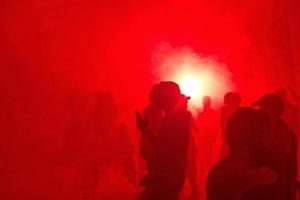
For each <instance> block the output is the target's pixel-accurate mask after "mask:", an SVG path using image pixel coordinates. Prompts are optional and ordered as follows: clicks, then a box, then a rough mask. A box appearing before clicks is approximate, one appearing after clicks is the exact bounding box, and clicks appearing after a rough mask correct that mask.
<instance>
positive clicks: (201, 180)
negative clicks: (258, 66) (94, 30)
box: [136, 81, 298, 200]
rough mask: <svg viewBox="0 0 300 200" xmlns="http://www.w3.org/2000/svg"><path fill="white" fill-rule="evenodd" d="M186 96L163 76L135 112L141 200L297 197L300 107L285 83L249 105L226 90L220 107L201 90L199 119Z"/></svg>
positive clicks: (281, 199)
mask: <svg viewBox="0 0 300 200" xmlns="http://www.w3.org/2000/svg"><path fill="white" fill-rule="evenodd" d="M189 99H190V97H186V96H185V95H183V94H181V91H180V88H179V86H178V85H177V84H176V83H174V82H169V81H166V82H161V83H159V84H157V85H155V86H154V87H153V88H152V91H151V92H150V102H149V105H147V106H146V108H145V110H144V113H142V114H140V113H139V112H137V113H136V122H137V127H138V129H139V130H140V132H141V156H142V158H143V160H144V161H145V163H146V168H147V173H146V175H145V176H144V177H143V178H142V179H141V180H140V184H141V186H142V187H143V188H144V189H143V191H142V192H141V193H140V194H139V196H138V197H137V199H138V200H179V199H186V198H190V199H207V200H259V199H264V200H266V199H274V200H276V199H278V200H295V199H296V195H297V137H296V133H297V127H298V126H297V122H298V119H297V115H298V114H297V110H296V109H295V108H294V107H292V106H291V105H290V104H289V103H288V101H287V99H286V90H285V89H279V90H276V91H274V92H273V93H268V94H266V95H263V96H262V97H261V98H260V99H259V100H258V101H256V102H253V103H252V104H251V105H249V106H247V107H242V106H240V103H241V97H240V95H239V94H238V93H235V92H228V93H226V94H225V96H224V105H223V107H222V108H221V111H220V114H218V112H217V111H216V110H215V109H213V108H212V106H211V101H212V100H211V98H210V97H209V96H205V97H203V102H202V103H203V108H202V110H201V112H199V113H198V115H197V117H196V118H194V117H193V115H192V114H191V112H190V111H189V110H188V100H189ZM218 134H219V136H220V137H221V139H222V144H221V148H220V149H219V150H216V149H215V147H216V140H217V138H218ZM216 158H217V159H216ZM187 184H189V186H190V189H189V190H190V192H189V195H188V196H187V195H186V194H184V192H185V191H186V185H187Z"/></svg>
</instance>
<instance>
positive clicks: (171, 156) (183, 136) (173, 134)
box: [156, 110, 190, 189]
mask: <svg viewBox="0 0 300 200" xmlns="http://www.w3.org/2000/svg"><path fill="white" fill-rule="evenodd" d="M189 123H190V121H189V113H188V112H187V111H183V110H175V111H174V112H172V113H170V114H169V115H167V116H166V117H165V119H164V120H163V122H162V125H161V129H160V131H159V136H158V139H157V159H156V175H157V176H158V177H159V180H158V181H157V183H156V184H157V186H158V185H169V186H170V187H174V188H176V189H177V188H178V189H179V188H180V189H181V188H182V187H183V183H184V178H185V172H186V166H187V150H188V144H189Z"/></svg>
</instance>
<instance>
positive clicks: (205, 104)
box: [202, 96, 211, 109]
mask: <svg viewBox="0 0 300 200" xmlns="http://www.w3.org/2000/svg"><path fill="white" fill-rule="evenodd" d="M202 105H203V108H204V109H206V108H210V106H211V98H210V96H204V97H203V98H202Z"/></svg>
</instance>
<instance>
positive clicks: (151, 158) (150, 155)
mask: <svg viewBox="0 0 300 200" xmlns="http://www.w3.org/2000/svg"><path fill="white" fill-rule="evenodd" d="M158 89H159V86H158V85H154V86H153V88H152V90H151V92H150V98H149V99H150V104H149V105H148V106H147V107H146V108H145V110H144V114H143V119H144V120H145V123H146V124H147V127H148V129H149V131H150V132H151V134H153V137H155V136H157V135H158V131H159V128H160V125H161V121H162V119H163V116H164V113H163V111H162V109H159V108H158V95H159V91H158ZM141 156H142V158H143V159H144V160H145V162H146V166H147V172H148V174H151V173H152V172H153V170H154V163H155V158H156V152H155V147H154V144H153V143H152V141H151V140H149V138H148V137H147V136H146V135H144V134H142V135H141Z"/></svg>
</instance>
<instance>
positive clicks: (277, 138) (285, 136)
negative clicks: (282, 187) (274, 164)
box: [253, 93, 297, 200]
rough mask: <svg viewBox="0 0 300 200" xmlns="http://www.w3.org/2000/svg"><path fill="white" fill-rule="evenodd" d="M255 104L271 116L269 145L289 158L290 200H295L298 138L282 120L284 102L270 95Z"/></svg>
mask: <svg viewBox="0 0 300 200" xmlns="http://www.w3.org/2000/svg"><path fill="white" fill-rule="evenodd" d="M253 104H254V105H258V106H259V108H260V110H261V111H263V112H265V113H266V114H267V115H268V116H269V119H270V120H269V126H270V134H269V137H268V139H269V141H268V142H269V144H270V145H271V146H272V147H273V148H277V149H279V150H280V151H282V152H284V153H285V154H286V155H287V156H288V158H289V163H288V164H291V166H292V167H291V169H290V172H291V175H292V179H291V180H290V182H289V183H288V186H289V188H290V194H289V195H290V196H289V198H288V199H293V200H294V199H296V191H297V137H296V135H295V133H294V132H293V130H292V129H291V128H290V127H289V126H288V125H287V123H285V121H284V120H283V119H282V116H283V113H284V110H285V104H284V101H283V100H282V98H281V97H279V96H278V95H276V94H272V93H270V94H266V95H264V96H262V97H261V98H260V99H259V101H257V102H254V103H253Z"/></svg>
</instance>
